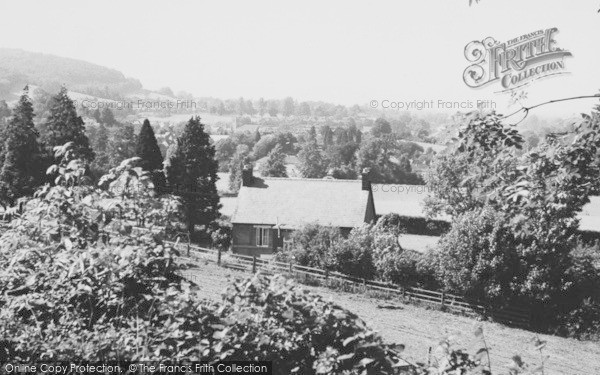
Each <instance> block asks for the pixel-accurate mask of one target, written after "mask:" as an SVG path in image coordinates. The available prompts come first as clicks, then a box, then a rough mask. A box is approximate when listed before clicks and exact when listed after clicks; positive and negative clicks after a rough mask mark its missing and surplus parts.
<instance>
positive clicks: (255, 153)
mask: <svg viewBox="0 0 600 375" xmlns="http://www.w3.org/2000/svg"><path fill="white" fill-rule="evenodd" d="M276 146H277V137H276V136H275V135H274V134H267V135H265V136H263V137H261V138H260V140H259V141H258V142H256V144H255V145H254V148H253V150H252V157H253V158H254V159H255V160H258V159H262V158H264V157H265V156H267V155H269V153H270V152H271V151H272V150H273V149H274V148H275V147H276ZM234 150H235V148H234Z"/></svg>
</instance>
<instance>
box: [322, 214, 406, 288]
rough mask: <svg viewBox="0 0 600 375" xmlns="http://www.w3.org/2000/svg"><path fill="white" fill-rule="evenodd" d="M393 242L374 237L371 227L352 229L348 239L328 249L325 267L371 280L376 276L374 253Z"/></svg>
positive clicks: (388, 239)
mask: <svg viewBox="0 0 600 375" xmlns="http://www.w3.org/2000/svg"><path fill="white" fill-rule="evenodd" d="M394 241H396V240H395V239H394V238H392V239H391V240H390V238H389V237H386V238H383V236H377V235H375V233H374V231H373V227H372V226H371V225H366V224H365V225H363V226H361V227H358V228H354V229H352V231H350V234H349V235H348V238H344V239H341V240H340V241H337V242H335V243H334V244H333V246H332V247H331V248H330V249H329V251H328V254H327V263H326V264H327V267H328V268H329V269H331V270H333V271H338V272H341V273H343V274H346V275H350V276H354V277H360V278H365V279H373V278H374V277H375V275H376V272H375V265H374V264H373V256H374V251H375V250H376V249H378V248H379V247H385V246H389V243H390V242H394ZM396 243H397V241H396Z"/></svg>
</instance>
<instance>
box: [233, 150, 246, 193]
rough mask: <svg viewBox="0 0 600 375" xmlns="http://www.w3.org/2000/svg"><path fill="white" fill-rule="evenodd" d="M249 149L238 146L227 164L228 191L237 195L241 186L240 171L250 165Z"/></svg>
mask: <svg viewBox="0 0 600 375" xmlns="http://www.w3.org/2000/svg"><path fill="white" fill-rule="evenodd" d="M249 153H250V148H249V147H248V146H247V145H244V144H242V145H238V147H237V148H236V151H235V154H234V156H233V158H232V159H231V162H230V163H229V190H231V191H232V192H234V193H237V192H238V191H239V190H240V186H241V184H242V170H243V169H244V167H246V166H247V165H250V157H249V156H248V155H249Z"/></svg>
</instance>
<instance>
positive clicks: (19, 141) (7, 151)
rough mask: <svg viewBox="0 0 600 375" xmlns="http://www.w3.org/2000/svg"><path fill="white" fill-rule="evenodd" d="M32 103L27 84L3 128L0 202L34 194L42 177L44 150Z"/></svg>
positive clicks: (9, 201) (8, 201)
mask: <svg viewBox="0 0 600 375" xmlns="http://www.w3.org/2000/svg"><path fill="white" fill-rule="evenodd" d="M33 116H34V114H33V106H32V104H31V100H30V99H29V89H28V87H25V89H24V91H23V94H22V95H21V98H20V99H19V102H18V104H17V106H16V107H15V109H14V110H13V117H12V118H11V119H10V121H9V122H8V124H7V125H6V129H5V130H4V132H3V134H2V135H3V142H4V147H3V148H2V149H3V150H2V151H3V164H2V167H1V169H0V202H1V203H2V204H3V205H4V204H9V205H12V204H14V203H15V202H16V200H17V199H18V198H20V197H24V196H27V195H31V194H32V193H33V192H34V191H35V189H36V188H37V187H38V186H39V184H40V183H41V180H42V174H43V171H42V163H41V150H40V145H39V144H38V132H37V130H36V129H35V126H34V123H33Z"/></svg>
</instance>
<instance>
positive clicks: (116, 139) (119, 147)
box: [108, 124, 137, 168]
mask: <svg viewBox="0 0 600 375" xmlns="http://www.w3.org/2000/svg"><path fill="white" fill-rule="evenodd" d="M136 144H137V142H136V136H135V130H134V128H133V125H131V124H124V125H123V126H120V127H118V128H117V130H116V131H115V132H114V133H113V135H112V137H111V139H110V142H109V143H108V158H109V166H110V168H114V167H116V166H118V165H119V164H121V162H122V161H123V160H125V159H129V158H132V157H134V156H135V155H136Z"/></svg>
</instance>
